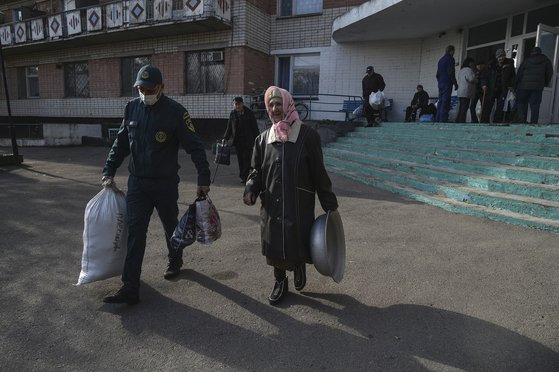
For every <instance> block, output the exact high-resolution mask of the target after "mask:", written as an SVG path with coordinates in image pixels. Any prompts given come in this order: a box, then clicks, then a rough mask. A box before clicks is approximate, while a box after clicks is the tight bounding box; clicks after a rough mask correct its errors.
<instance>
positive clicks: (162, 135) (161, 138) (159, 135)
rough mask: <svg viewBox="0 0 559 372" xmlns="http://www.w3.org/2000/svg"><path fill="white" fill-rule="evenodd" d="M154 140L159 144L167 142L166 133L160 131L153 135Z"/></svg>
mask: <svg viewBox="0 0 559 372" xmlns="http://www.w3.org/2000/svg"><path fill="white" fill-rule="evenodd" d="M155 140H156V141H157V142H159V143H163V142H165V141H166V140H167V133H165V132H163V131H162V130H160V131H158V132H157V133H155Z"/></svg>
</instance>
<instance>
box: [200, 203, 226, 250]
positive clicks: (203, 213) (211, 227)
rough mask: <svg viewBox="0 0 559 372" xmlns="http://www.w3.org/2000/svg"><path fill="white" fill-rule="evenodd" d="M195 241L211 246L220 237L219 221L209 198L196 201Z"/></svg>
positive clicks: (215, 209)
mask: <svg viewBox="0 0 559 372" xmlns="http://www.w3.org/2000/svg"><path fill="white" fill-rule="evenodd" d="M195 204H196V240H197V241H198V243H201V244H211V243H213V242H215V241H216V240H217V239H219V238H220V237H221V221H220V219H219V213H217V208H216V207H215V206H214V205H213V203H212V201H211V199H210V197H209V196H207V195H206V196H205V197H201V198H198V199H196V202H195Z"/></svg>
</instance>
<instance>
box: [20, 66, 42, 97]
mask: <svg viewBox="0 0 559 372" xmlns="http://www.w3.org/2000/svg"><path fill="white" fill-rule="evenodd" d="M38 97H39V67H38V66H28V67H20V68H19V69H18V98H20V99H21V98H38Z"/></svg>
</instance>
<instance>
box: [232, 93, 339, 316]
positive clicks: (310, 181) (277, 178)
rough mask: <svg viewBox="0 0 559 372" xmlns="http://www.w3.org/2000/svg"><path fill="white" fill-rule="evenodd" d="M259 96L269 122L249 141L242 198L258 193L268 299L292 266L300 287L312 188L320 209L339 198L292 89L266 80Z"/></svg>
mask: <svg viewBox="0 0 559 372" xmlns="http://www.w3.org/2000/svg"><path fill="white" fill-rule="evenodd" d="M264 101H265V103H266V111H267V112H268V115H269V116H270V119H271V120H272V123H273V125H272V127H271V128H269V129H268V130H266V131H265V132H263V133H261V134H260V135H259V136H258V137H257V138H256V141H255V143H254V150H253V155H252V168H253V170H252V172H251V173H250V175H249V177H248V180H247V183H246V188H245V192H244V196H243V201H244V203H245V204H247V205H254V203H256V198H257V197H258V196H260V199H261V201H262V207H261V212H260V216H261V218H262V221H261V224H260V226H261V242H262V254H263V255H264V256H266V262H267V263H268V265H271V266H273V267H274V276H275V282H274V287H273V289H272V292H271V293H270V296H269V297H268V300H269V302H270V304H272V305H273V304H276V303H277V302H278V301H280V300H281V299H282V297H283V296H284V295H285V294H286V293H287V291H288V280H287V276H286V270H289V271H294V279H293V282H294V285H295V289H296V290H298V291H300V290H302V289H303V288H304V287H305V284H306V269H305V267H306V266H305V264H307V263H309V264H310V263H312V260H311V253H310V232H311V227H312V225H313V222H314V202H315V193H316V194H318V199H319V200H320V204H321V206H322V209H324V211H325V212H327V211H335V210H336V209H337V208H338V201H337V199H336V195H334V193H333V192H332V182H331V181H330V178H329V177H328V173H326V169H325V168H324V162H323V159H322V149H321V146H320V136H319V135H318V133H317V132H316V131H315V130H314V129H312V128H310V127H308V126H306V125H303V124H302V122H301V120H299V115H298V114H297V111H296V110H295V104H294V102H293V98H292V97H291V94H289V92H288V91H286V90H284V89H281V88H278V87H275V86H271V87H269V88H268V89H267V90H266V93H265V96H264Z"/></svg>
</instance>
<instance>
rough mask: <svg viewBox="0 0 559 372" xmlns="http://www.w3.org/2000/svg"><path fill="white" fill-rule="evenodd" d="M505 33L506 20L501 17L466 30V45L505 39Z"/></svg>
mask: <svg viewBox="0 0 559 372" xmlns="http://www.w3.org/2000/svg"><path fill="white" fill-rule="evenodd" d="M506 35H507V20H506V19H501V20H500V21H495V22H491V23H486V24H484V25H481V26H477V27H472V28H471V29H470V31H469V32H468V46H469V47H470V46H474V45H481V44H487V43H491V42H495V41H500V40H505V37H506Z"/></svg>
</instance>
